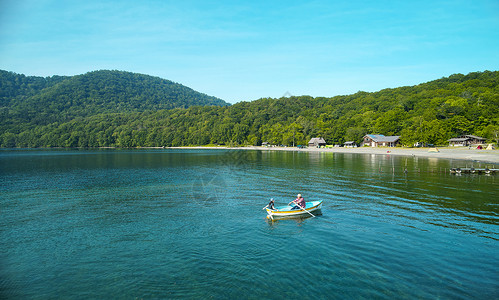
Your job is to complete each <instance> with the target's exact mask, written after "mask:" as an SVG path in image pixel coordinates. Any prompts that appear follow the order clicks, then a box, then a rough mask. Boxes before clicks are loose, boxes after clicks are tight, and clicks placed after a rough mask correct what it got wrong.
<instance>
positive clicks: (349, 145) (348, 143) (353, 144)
mask: <svg viewBox="0 0 499 300" xmlns="http://www.w3.org/2000/svg"><path fill="white" fill-rule="evenodd" d="M343 145H344V146H345V147H347V148H357V144H356V143H355V142H354V141H349V142H345V144H343Z"/></svg>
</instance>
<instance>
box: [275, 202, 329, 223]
mask: <svg viewBox="0 0 499 300" xmlns="http://www.w3.org/2000/svg"><path fill="white" fill-rule="evenodd" d="M291 208H292V206H283V207H276V208H275V209H269V208H266V210H267V218H268V219H273V218H282V217H299V216H300V217H301V216H310V213H313V212H317V211H319V210H321V208H322V201H311V202H306V206H305V210H306V211H305V210H303V209H299V208H298V209H291Z"/></svg>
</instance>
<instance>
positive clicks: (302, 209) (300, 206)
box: [296, 203, 315, 218]
mask: <svg viewBox="0 0 499 300" xmlns="http://www.w3.org/2000/svg"><path fill="white" fill-rule="evenodd" d="M296 206H298V207H299V208H301V210H303V211H306V212H308V214H309V215H311V216H312V217H313V218H315V216H314V214H313V213H311V212H309V211H308V210H306V209H305V208H303V207H301V206H300V205H298V204H296ZM306 206H307V204H306V203H305V207H306Z"/></svg>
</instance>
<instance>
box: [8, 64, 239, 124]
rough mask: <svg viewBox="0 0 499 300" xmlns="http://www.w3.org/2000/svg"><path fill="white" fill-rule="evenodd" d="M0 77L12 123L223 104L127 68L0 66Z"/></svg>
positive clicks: (49, 121) (64, 119)
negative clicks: (36, 72)
mask: <svg viewBox="0 0 499 300" xmlns="http://www.w3.org/2000/svg"><path fill="white" fill-rule="evenodd" d="M0 76H1V77H0V82H1V86H0V99H1V104H2V106H3V107H2V108H3V109H4V110H5V109H6V108H7V109H8V116H6V118H7V119H14V120H16V122H17V123H32V124H36V125H46V124H50V123H53V122H61V121H62V122H63V121H69V120H72V119H74V118H76V117H87V116H91V115H96V114H102V113H122V112H138V111H147V110H161V109H172V108H177V107H182V108H187V107H190V106H194V105H219V106H226V105H229V104H228V103H226V102H225V101H223V100H221V99H218V98H215V97H211V96H208V95H205V94H202V93H199V92H196V91H194V90H192V89H190V88H188V87H186V86H183V85H181V84H178V83H174V82H172V81H168V80H165V79H161V78H158V77H152V76H148V75H143V74H136V73H130V72H121V71H106V70H104V71H94V72H89V73H86V74H83V75H77V76H71V77H58V76H54V77H48V78H43V77H26V76H24V75H18V74H15V73H11V72H6V71H0ZM4 113H5V111H4Z"/></svg>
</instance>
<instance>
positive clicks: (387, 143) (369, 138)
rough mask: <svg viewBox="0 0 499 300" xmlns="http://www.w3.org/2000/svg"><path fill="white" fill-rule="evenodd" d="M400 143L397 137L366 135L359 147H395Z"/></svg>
mask: <svg viewBox="0 0 499 300" xmlns="http://www.w3.org/2000/svg"><path fill="white" fill-rule="evenodd" d="M399 142H400V136H399V135H390V136H384V135H382V134H367V135H365V136H364V138H363V139H362V143H361V144H360V146H371V147H378V146H384V147H395V146H397V144H398V143H399Z"/></svg>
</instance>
